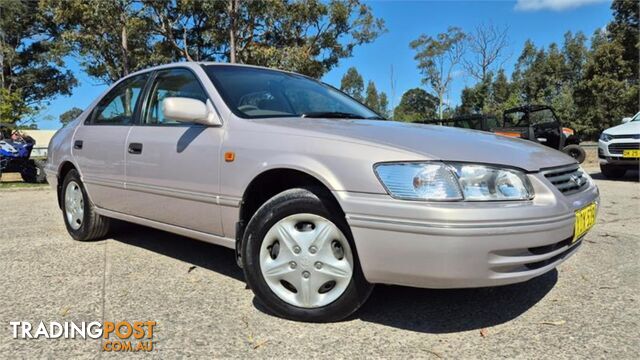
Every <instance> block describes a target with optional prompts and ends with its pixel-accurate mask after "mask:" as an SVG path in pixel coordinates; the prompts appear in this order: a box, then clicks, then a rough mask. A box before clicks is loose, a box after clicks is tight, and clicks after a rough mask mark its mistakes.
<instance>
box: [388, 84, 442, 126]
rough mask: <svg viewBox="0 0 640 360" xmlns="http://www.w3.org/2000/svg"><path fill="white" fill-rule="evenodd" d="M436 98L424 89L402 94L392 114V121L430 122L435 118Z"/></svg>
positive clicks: (411, 90)
mask: <svg viewBox="0 0 640 360" xmlns="http://www.w3.org/2000/svg"><path fill="white" fill-rule="evenodd" d="M437 108H438V98H436V97H435V96H433V95H431V94H429V93H428V92H426V91H425V90H424V89H420V88H414V89H410V90H407V91H406V92H405V93H404V94H402V99H400V104H398V106H397V107H396V108H395V110H394V112H393V119H394V120H397V121H409V122H411V121H419V120H430V119H433V118H434V117H435V116H436V112H437Z"/></svg>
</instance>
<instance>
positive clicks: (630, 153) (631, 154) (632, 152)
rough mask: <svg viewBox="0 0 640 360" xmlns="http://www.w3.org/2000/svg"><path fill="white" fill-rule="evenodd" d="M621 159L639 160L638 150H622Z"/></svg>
mask: <svg viewBox="0 0 640 360" xmlns="http://www.w3.org/2000/svg"><path fill="white" fill-rule="evenodd" d="M622 157H626V158H640V150H624V151H623V152H622Z"/></svg>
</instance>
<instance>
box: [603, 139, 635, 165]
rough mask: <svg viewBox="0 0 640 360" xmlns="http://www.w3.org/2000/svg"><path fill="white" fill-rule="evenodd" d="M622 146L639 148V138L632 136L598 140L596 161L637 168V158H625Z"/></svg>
mask: <svg viewBox="0 0 640 360" xmlns="http://www.w3.org/2000/svg"><path fill="white" fill-rule="evenodd" d="M622 148H629V149H634V148H638V149H640V140H639V139H632V138H617V139H612V140H610V141H608V142H604V141H602V140H599V141H598V161H599V162H600V165H615V166H620V167H625V168H629V169H637V168H638V166H639V165H640V159H638V158H625V157H623V153H622V151H621V149H622Z"/></svg>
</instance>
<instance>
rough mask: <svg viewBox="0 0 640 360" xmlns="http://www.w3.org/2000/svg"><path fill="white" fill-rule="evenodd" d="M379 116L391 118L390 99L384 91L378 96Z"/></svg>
mask: <svg viewBox="0 0 640 360" xmlns="http://www.w3.org/2000/svg"><path fill="white" fill-rule="evenodd" d="M378 114H380V115H382V116H384V117H385V118H387V117H389V99H388V98H387V94H385V93H384V92H383V91H381V92H380V94H379V95H378Z"/></svg>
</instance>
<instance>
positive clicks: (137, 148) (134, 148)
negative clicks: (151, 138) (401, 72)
mask: <svg viewBox="0 0 640 360" xmlns="http://www.w3.org/2000/svg"><path fill="white" fill-rule="evenodd" d="M129 154H142V144H141V143H130V144H129Z"/></svg>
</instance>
